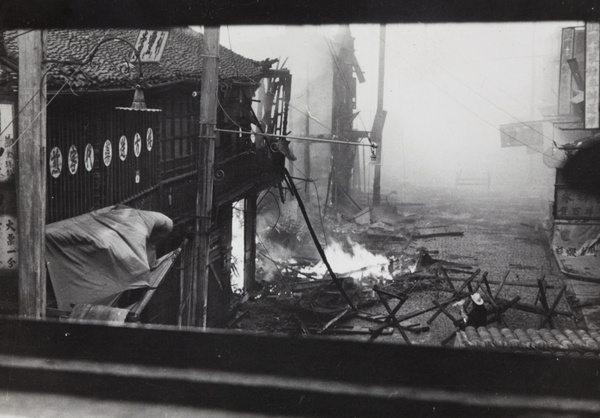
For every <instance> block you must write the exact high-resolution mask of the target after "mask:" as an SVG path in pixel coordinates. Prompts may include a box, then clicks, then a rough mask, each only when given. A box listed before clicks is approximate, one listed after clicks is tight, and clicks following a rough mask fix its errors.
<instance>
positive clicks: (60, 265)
mask: <svg viewBox="0 0 600 418" xmlns="http://www.w3.org/2000/svg"><path fill="white" fill-rule="evenodd" d="M172 229H173V222H172V221H171V219H170V218H168V217H167V216H165V215H163V214H161V213H158V212H150V211H141V210H136V209H132V208H128V207H126V206H113V207H109V208H104V209H100V210H97V211H94V212H90V213H86V214H84V215H80V216H77V217H74V218H70V219H65V220H62V221H59V222H55V223H52V224H49V225H47V226H46V264H47V267H48V272H49V274H50V280H51V282H52V287H53V289H54V293H55V296H56V300H57V303H58V309H61V310H70V309H71V308H72V306H74V305H75V304H82V303H87V304H94V305H111V303H113V302H114V301H115V300H116V298H118V297H119V295H120V294H121V293H122V292H124V291H126V290H129V289H136V288H142V287H148V286H149V282H148V272H149V271H150V269H151V267H152V264H153V263H154V262H155V260H154V257H153V255H152V254H153V251H152V250H153V246H154V243H155V242H156V241H157V240H158V239H159V238H160V237H163V236H165V235H166V234H168V233H169V232H170V231H171V230H172Z"/></svg>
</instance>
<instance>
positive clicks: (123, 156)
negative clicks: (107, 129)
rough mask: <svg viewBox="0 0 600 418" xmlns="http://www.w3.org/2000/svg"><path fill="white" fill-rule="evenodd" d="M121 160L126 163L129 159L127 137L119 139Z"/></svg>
mask: <svg viewBox="0 0 600 418" xmlns="http://www.w3.org/2000/svg"><path fill="white" fill-rule="evenodd" d="M119 158H120V159H121V161H125V159H126V158H127V137H126V136H125V135H123V136H122V137H121V139H119Z"/></svg>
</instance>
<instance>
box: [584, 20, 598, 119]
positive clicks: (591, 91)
mask: <svg viewBox="0 0 600 418" xmlns="http://www.w3.org/2000/svg"><path fill="white" fill-rule="evenodd" d="M599 65H600V23H598V22H587V23H586V25H585V119H584V121H585V129H598V128H600V114H599V109H598V106H600V91H599V82H600V68H599Z"/></svg>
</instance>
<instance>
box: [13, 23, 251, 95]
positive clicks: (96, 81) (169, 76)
mask: <svg viewBox="0 0 600 418" xmlns="http://www.w3.org/2000/svg"><path fill="white" fill-rule="evenodd" d="M165 30H168V31H169V37H168V39H167V44H166V46H165V49H164V51H163V55H162V58H161V60H160V62H158V63H148V62H145V63H143V64H142V73H143V79H144V83H146V84H147V85H149V86H153V85H159V84H162V83H167V82H173V81H180V80H187V81H199V80H200V79H201V77H202V57H201V55H202V41H203V35H202V34H201V33H198V32H196V31H194V30H192V29H190V28H169V29H165ZM138 33H139V30H138V29H51V30H49V31H48V34H47V38H46V39H47V48H46V59H47V60H57V61H82V60H84V59H86V58H87V57H88V56H89V54H90V53H91V52H92V50H93V49H94V47H95V46H96V45H97V44H98V42H100V41H101V40H102V39H107V38H113V37H118V38H120V39H123V40H125V41H127V42H129V43H130V44H132V45H133V44H135V42H136V39H137V36H138ZM15 35H16V31H7V32H5V38H6V39H7V43H6V49H7V53H8V56H9V58H12V59H13V60H17V59H18V48H17V41H16V37H15ZM131 53H132V50H131V47H130V46H128V45H127V44H126V43H125V42H119V41H114V42H106V43H105V44H103V45H102V46H100V48H99V49H98V51H97V53H96V55H95V56H94V58H93V59H92V60H91V62H90V63H89V64H87V65H84V66H77V65H67V64H50V65H49V79H48V80H49V85H50V86H60V85H62V84H64V83H65V81H66V80H67V79H68V77H71V78H74V79H75V78H76V80H77V81H74V82H73V83H72V84H71V87H75V88H84V87H85V88H100V89H103V88H108V89H110V88H124V87H125V88H129V87H132V86H133V81H134V79H135V78H136V75H137V69H136V66H135V65H133V64H132V63H130V62H129V61H130V57H131ZM219 53H220V57H219V58H220V59H219V69H220V78H221V79H236V78H237V79H245V80H252V81H254V80H256V79H257V78H259V77H260V75H261V73H262V71H263V67H262V66H261V64H260V63H259V62H258V61H254V60H251V59H248V58H245V57H243V56H241V55H239V54H236V53H234V52H232V51H230V50H229V49H227V48H225V47H223V46H221V47H220V49H219Z"/></svg>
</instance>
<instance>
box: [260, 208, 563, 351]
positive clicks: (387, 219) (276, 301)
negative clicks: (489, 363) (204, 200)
mask: <svg viewBox="0 0 600 418" xmlns="http://www.w3.org/2000/svg"><path fill="white" fill-rule="evenodd" d="M287 201H288V203H290V199H287ZM291 202H293V203H292V204H291V205H290V206H288V207H287V208H286V209H285V210H281V209H276V210H272V211H271V212H270V214H269V212H266V213H263V215H267V216H264V217H263V221H259V228H258V239H257V243H258V245H257V269H258V272H257V276H258V279H259V280H261V282H262V289H261V290H260V291H259V292H258V293H256V294H253V295H251V296H250V301H254V303H259V304H262V305H261V306H263V307H264V309H265V310H266V312H269V315H270V318H272V319H273V321H272V322H270V325H268V326H264V327H263V328H262V329H261V330H263V331H265V330H266V331H272V332H284V333H292V334H293V333H297V334H301V335H310V334H327V335H365V336H366V337H367V338H368V339H369V340H375V339H378V338H386V339H389V338H392V339H394V333H396V334H399V336H400V337H401V338H402V340H403V341H404V342H405V343H406V344H413V343H423V342H427V341H435V342H437V343H439V342H442V343H447V342H448V341H450V340H451V339H452V338H453V337H454V335H455V334H456V333H457V332H458V331H461V330H463V329H464V322H463V319H462V318H461V317H460V316H459V312H458V305H459V304H457V302H460V303H463V302H462V301H464V300H466V299H468V298H469V296H470V295H471V294H473V293H479V294H481V296H482V300H483V303H485V306H486V307H487V318H486V319H487V323H490V324H492V323H497V324H498V325H500V326H501V327H509V328H510V327H511V326H512V324H511V322H512V318H513V317H514V316H517V317H519V318H520V317H521V316H522V315H523V314H526V315H530V316H532V315H533V317H534V318H539V326H540V327H541V326H545V325H551V326H552V325H553V323H555V322H556V320H557V319H558V318H573V313H574V312H573V311H572V310H571V309H570V308H569V309H567V310H565V309H563V308H561V307H559V305H560V306H564V305H567V306H568V303H566V302H563V301H565V298H564V296H565V295H566V292H565V288H564V286H560V287H559V286H556V285H550V284H549V283H548V282H547V281H546V280H545V276H544V275H542V276H540V278H539V279H538V280H536V281H524V280H522V279H521V278H520V277H519V274H521V273H519V274H514V276H515V279H511V271H510V270H509V271H507V272H506V274H504V275H503V276H501V277H498V278H494V279H492V277H490V274H488V272H485V271H481V269H479V268H478V265H477V258H474V257H472V256H471V255H466V256H460V255H457V254H456V250H454V246H456V247H457V248H460V246H461V244H460V240H462V239H464V237H465V231H464V230H462V228H460V227H458V226H456V225H453V223H452V222H447V221H448V219H443V220H441V219H437V220H435V221H431V222H420V221H419V219H421V218H419V217H417V218H415V217H414V216H410V217H409V219H407V218H406V216H404V212H405V210H406V207H405V206H407V205H399V206H397V207H394V206H393V205H388V206H386V207H383V208H375V209H374V210H369V211H365V210H363V211H360V213H359V214H360V216H358V217H355V218H354V219H353V217H352V216H346V215H343V213H342V214H341V215H340V214H339V213H336V214H329V215H327V216H323V215H322V213H321V212H322V211H321V208H319V207H318V206H316V205H314V204H313V205H312V206H311V207H309V208H308V209H307V208H303V204H302V203H301V202H297V203H296V202H295V201H294V200H291ZM288 203H286V205H287V204H288ZM415 206H416V205H415ZM290 208H291V209H290ZM418 208H419V209H420V210H421V211H422V210H423V208H422V207H421V206H418ZM308 210H312V213H311V216H310V218H311V219H318V220H319V222H318V223H317V222H315V224H316V225H317V229H318V234H317V232H316V231H315V229H313V226H312V225H310V222H307V223H306V224H302V223H301V222H300V221H299V219H298V218H299V217H298V211H304V212H306V211H308ZM273 214H275V215H273ZM303 216H305V219H306V218H307V216H306V213H303ZM367 217H368V222H364V221H365V219H366V218H367ZM461 219H462V218H461ZM317 236H318V237H319V238H317ZM442 243H445V244H446V245H450V246H452V248H453V250H452V251H450V252H449V251H448V248H446V249H445V251H443V252H442V251H440V250H436V249H429V248H428V247H430V246H432V245H438V244H442ZM452 243H455V244H452ZM440 254H446V257H440ZM447 257H450V258H452V259H453V260H457V261H458V262H455V261H448V260H445V259H444V258H447ZM466 259H470V260H474V261H475V262H474V263H472V262H469V263H466V262H464V260H466ZM512 264H514V263H512ZM509 265H510V263H509V264H507V266H509ZM515 288H521V289H527V288H529V289H531V290H529V292H531V291H532V290H537V293H538V295H537V297H536V300H535V302H533V303H530V302H529V301H525V300H524V299H523V298H522V297H520V296H515V294H514V291H512V290H510V289H515ZM507 289H509V290H507ZM549 292H553V296H552V297H550V295H549ZM503 294H506V296H503ZM561 303H562V304H561ZM468 305H469V303H467V304H465V307H466V308H467V310H468V308H469V306H468ZM515 312H517V313H515ZM509 313H510V314H509ZM558 322H559V323H560V322H561V321H558ZM521 323H522V322H518V325H517V326H522V325H521ZM397 338H398V337H395V339H394V340H395V341H397Z"/></svg>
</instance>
